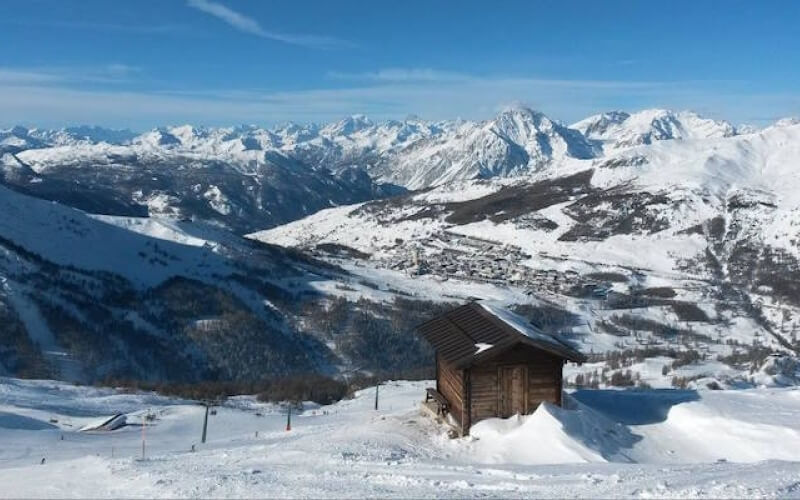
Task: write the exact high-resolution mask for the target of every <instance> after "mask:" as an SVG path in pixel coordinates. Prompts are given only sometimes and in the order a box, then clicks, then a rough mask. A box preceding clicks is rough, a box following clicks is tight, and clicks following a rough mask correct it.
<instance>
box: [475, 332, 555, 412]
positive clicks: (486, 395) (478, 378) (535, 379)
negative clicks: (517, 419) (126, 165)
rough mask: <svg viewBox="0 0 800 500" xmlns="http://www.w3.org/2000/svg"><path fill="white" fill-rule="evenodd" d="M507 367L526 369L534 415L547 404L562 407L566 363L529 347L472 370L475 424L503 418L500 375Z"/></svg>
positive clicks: (528, 397) (515, 349)
mask: <svg viewBox="0 0 800 500" xmlns="http://www.w3.org/2000/svg"><path fill="white" fill-rule="evenodd" d="M504 365H525V366H526V367H527V373H528V378H527V381H526V382H527V394H526V396H527V398H526V402H527V406H526V413H531V412H533V411H534V410H536V408H537V407H538V406H539V404H540V403H542V402H543V401H547V402H549V403H553V404H557V405H560V404H561V389H562V386H561V383H562V380H561V377H562V375H561V371H562V367H563V362H562V360H561V359H560V358H558V357H556V356H553V355H551V354H549V353H547V352H544V351H541V350H538V349H534V348H532V347H529V346H525V345H518V346H515V347H513V348H511V349H509V350H508V351H506V352H504V353H502V354H500V355H498V356H497V357H496V358H493V359H490V360H487V361H486V362H485V363H482V364H480V365H477V366H473V367H472V368H471V370H470V371H471V377H470V381H471V384H470V385H471V415H470V416H471V423H472V424H475V423H476V422H478V421H479V420H483V419H485V418H492V417H496V416H498V414H499V408H498V400H499V395H500V385H499V382H500V381H499V380H498V371H499V368H500V367H501V366H504Z"/></svg>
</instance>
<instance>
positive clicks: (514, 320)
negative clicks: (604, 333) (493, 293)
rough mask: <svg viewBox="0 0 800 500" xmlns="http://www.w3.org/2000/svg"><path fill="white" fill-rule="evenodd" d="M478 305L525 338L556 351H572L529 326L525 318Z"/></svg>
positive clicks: (553, 338) (480, 303)
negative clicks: (541, 343) (565, 349)
mask: <svg viewBox="0 0 800 500" xmlns="http://www.w3.org/2000/svg"><path fill="white" fill-rule="evenodd" d="M478 305H480V306H481V307H483V308H484V309H485V310H486V311H487V312H488V313H490V314H492V315H494V316H496V317H497V318H498V319H500V320H502V321H503V322H505V323H506V324H507V325H508V326H510V327H511V328H513V329H515V330H516V331H518V332H519V333H521V334H523V335H525V336H526V337H528V338H530V339H532V340H535V341H538V342H544V343H547V344H551V345H552V346H553V347H554V348H556V349H563V348H565V347H566V348H568V349H572V347H571V346H568V345H567V344H565V343H563V342H561V341H560V340H558V339H557V338H555V337H553V336H552V335H548V334H546V333H544V332H542V331H541V330H539V329H538V328H536V327H535V326H533V324H531V322H530V321H528V320H527V319H526V318H524V317H522V316H520V315H519V314H516V313H513V312H511V311H509V310H508V309H503V308H501V307H497V306H493V305H491V304H488V303H486V302H483V301H481V302H478Z"/></svg>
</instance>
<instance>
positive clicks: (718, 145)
mask: <svg viewBox="0 0 800 500" xmlns="http://www.w3.org/2000/svg"><path fill="white" fill-rule="evenodd" d="M619 118H621V117H617V119H619ZM607 119H608V121H611V119H613V117H607ZM625 121H627V119H625V118H622V122H623V123H624V122H625ZM715 133H716V132H715ZM719 135H720V136H719V137H711V138H706V139H703V140H699V139H697V140H681V139H676V140H660V141H655V142H653V143H652V144H641V145H638V146H633V147H628V148H624V149H620V150H617V151H616V152H612V153H609V154H608V155H607V156H604V157H601V158H594V159H588V160H576V159H571V160H569V161H564V162H561V163H560V164H559V166H558V168H555V169H553V168H548V169H543V170H540V171H538V172H536V173H534V174H533V175H527V176H523V177H516V178H511V179H491V180H469V181H460V182H452V183H448V184H444V185H441V186H439V187H437V188H434V189H432V190H428V191H425V192H421V193H411V194H408V195H405V196H403V197H400V198H395V199H391V200H385V201H373V202H368V203H364V204H360V205H356V206H351V207H337V208H332V209H328V210H324V211H321V212H319V213H317V214H315V215H313V216H310V217H307V218H305V219H302V220H300V221H296V222H294V223H291V224H287V225H284V226H281V227H278V228H274V229H272V230H268V231H264V232H260V233H257V234H255V235H253V236H252V237H254V238H257V239H259V240H261V241H264V242H270V243H274V244H279V245H285V246H293V247H299V248H304V249H308V250H310V251H313V252H316V253H317V254H318V255H320V256H325V255H326V252H327V249H328V248H331V247H335V248H351V249H352V250H351V252H352V253H354V254H357V255H359V256H361V257H360V259H361V262H360V266H375V267H377V268H385V269H393V270H396V271H401V272H405V273H408V274H410V275H411V276H417V278H416V279H417V280H419V281H426V280H436V281H438V282H440V283H442V284H441V285H440V286H442V287H443V288H447V287H448V286H449V285H448V284H449V283H451V282H453V281H465V282H470V283H496V284H497V285H498V286H506V285H508V286H513V287H520V288H522V289H527V290H528V291H529V293H531V294H533V295H535V296H537V297H546V298H548V299H549V300H550V301H551V304H553V305H557V308H563V309H566V310H567V311H569V312H570V313H571V314H573V315H574V316H575V317H576V318H580V319H579V320H577V321H578V323H579V324H580V323H584V324H585V328H575V325H574V324H573V325H571V326H570V328H573V330H574V331H577V332H583V334H584V335H585V337H583V341H584V342H587V344H586V345H585V347H584V350H585V351H589V352H594V353H601V352H607V351H608V352H611V351H619V350H623V351H624V350H627V351H628V352H629V353H630V352H634V353H635V352H644V351H645V350H648V349H649V350H650V351H648V352H651V353H660V354H657V355H658V356H662V355H664V356H667V358H668V359H669V358H673V359H675V357H676V356H678V357H679V355H678V354H676V352H691V351H696V353H698V354H697V356H699V358H698V361H697V362H696V363H695V362H690V364H693V366H694V368H693V369H692V370H694V371H691V372H686V371H681V370H678V371H676V372H673V371H671V369H670V368H669V366H667V367H666V368H664V373H665V374H671V375H669V376H680V377H689V378H691V377H704V376H713V377H720V376H722V374H724V373H725V371H726V370H737V369H741V364H737V363H740V362H736V361H735V360H736V359H744V358H747V359H750V357H749V356H751V355H752V356H755V357H758V356H762V357H763V356H765V355H766V354H767V353H770V352H773V351H788V352H795V353H796V352H800V343H799V342H798V336H797V329H798V328H800V288H798V286H797V283H800V195H798V193H800V177H798V175H797V167H798V163H797V158H800V125H790V124H787V125H784V126H781V127H769V128H767V129H764V130H763V131H760V132H757V133H751V134H747V135H734V136H729V135H727V133H726V132H725V130H722V131H721V133H720V134H719ZM340 255H341V252H340V253H339V254H335V255H333V256H332V257H328V258H333V259H335V261H336V262H340V260H336V259H341V257H340ZM634 310H635V313H634ZM548 318H550V319H552V317H550V316H545V318H544V319H545V320H547V321H549V320H550V319H548ZM562 327H563V325H562ZM679 332H683V333H679ZM589 339H591V340H589ZM681 339H682V340H681ZM670 349H672V351H670V353H668V351H669V350H670ZM735 353H738V354H735ZM745 353H749V354H745ZM756 353H761V354H756ZM650 355H656V354H650ZM650 355H647V354H642V356H644V357H648V356H650ZM691 355H692V356H695V353H692V354H691ZM736 356H739V357H738V358H737V357H736ZM599 358H601V359H606V358H603V357H602V356H599ZM762 359H763V358H762ZM702 360H726V361H724V363H722V364H720V363H719V362H718V361H714V362H711V361H709V362H708V363H704V362H702ZM669 363H671V361H669ZM674 366H676V367H677V366H681V363H680V362H677V363H675V364H674Z"/></svg>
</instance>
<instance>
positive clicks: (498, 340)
mask: <svg viewBox="0 0 800 500" xmlns="http://www.w3.org/2000/svg"><path fill="white" fill-rule="evenodd" d="M417 330H418V332H419V333H420V334H421V335H422V336H423V337H424V338H425V339H426V340H427V341H428V342H429V343H430V344H431V345H432V346H433V348H434V350H435V352H436V388H430V389H428V394H427V397H426V403H425V404H426V405H427V407H429V408H435V409H436V412H437V413H438V414H440V415H443V416H446V417H447V418H448V419H449V420H450V421H451V423H453V424H454V425H455V427H456V429H457V430H458V432H460V433H461V435H467V434H469V429H470V427H471V426H472V425H473V424H475V423H476V422H478V421H480V420H483V419H486V418H492V417H501V418H506V417H510V416H512V415H515V414H522V415H524V414H528V413H531V412H533V411H534V410H535V409H536V408H537V407H538V406H539V404H540V403H542V402H549V403H553V404H556V405H561V392H562V369H563V366H564V363H565V362H567V361H571V362H575V363H583V362H585V361H586V356H584V355H583V354H581V353H580V352H579V351H577V350H576V349H575V348H573V347H571V346H570V345H568V344H566V343H565V342H563V341H561V340H559V339H558V338H556V337H554V336H552V335H548V334H546V333H544V332H542V331H540V330H539V329H538V328H536V327H535V326H534V325H532V324H530V323H529V322H528V321H527V320H526V319H525V318H523V317H521V316H519V315H517V314H514V313H512V312H510V311H507V310H505V309H501V308H497V307H494V306H492V305H489V304H486V303H483V302H471V303H468V304H466V305H463V306H461V307H458V308H456V309H453V310H451V311H450V312H447V313H445V314H442V315H440V316H437V317H435V318H433V319H431V320H429V321H427V322H425V323H423V324H422V325H420V326H419V327H418V328H417Z"/></svg>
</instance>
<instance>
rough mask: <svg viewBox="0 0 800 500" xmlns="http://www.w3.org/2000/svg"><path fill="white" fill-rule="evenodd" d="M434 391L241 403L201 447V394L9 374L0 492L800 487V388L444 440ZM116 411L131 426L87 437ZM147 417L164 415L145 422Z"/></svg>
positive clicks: (514, 422)
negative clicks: (429, 394)
mask: <svg viewBox="0 0 800 500" xmlns="http://www.w3.org/2000/svg"><path fill="white" fill-rule="evenodd" d="M425 386H426V384H425V383H409V382H390V383H387V384H385V385H383V386H382V387H381V389H380V394H381V399H380V409H379V410H378V411H375V410H374V409H373V407H372V405H373V400H374V389H366V390H363V391H360V392H358V393H357V394H356V396H355V398H354V399H352V400H345V401H342V402H339V403H337V404H334V405H331V406H327V407H318V406H316V405H308V406H307V407H306V409H305V410H301V411H298V410H295V412H294V415H293V419H292V430H291V431H290V432H287V431H286V430H285V425H286V409H285V407H280V406H277V405H272V404H262V403H258V402H256V401H254V399H253V398H251V397H237V398H233V399H232V400H230V401H229V402H228V403H227V404H225V405H224V406H222V407H220V408H218V410H217V413H216V415H212V416H211V417H210V418H209V423H208V437H209V439H208V442H207V443H206V444H201V443H200V434H201V430H202V429H201V428H202V416H203V408H202V407H201V406H200V405H197V404H193V403H192V402H190V401H179V400H171V399H168V398H163V397H158V396H154V395H150V394H120V393H116V392H114V391H109V390H106V389H95V388H82V387H72V386H69V385H65V384H59V383H53V382H47V381H32V382H23V381H19V380H14V379H2V380H1V381H0V394H2V400H0V439H2V441H3V443H4V446H3V448H2V450H0V482H2V484H3V485H5V488H3V489H2V491H0V496H4V497H5V496H13V497H15V498H32V497H35V498H63V497H65V496H69V497H73V498H85V497H97V496H102V497H126V498H142V497H147V498H165V497H169V498H174V497H203V498H206V497H235V498H238V497H293V498H297V497H313V498H340V497H342V496H343V495H345V496H348V497H356V498H367V497H368V498H383V497H393V498H394V497H429V496H431V495H435V496H437V497H446V498H473V497H474V498H477V497H486V496H490V497H503V498H509V497H513V498H530V497H534V496H535V497H554V498H563V497H565V496H579V497H597V496H602V497H633V498H642V497H645V498H650V497H660V498H663V497H676V498H706V497H713V498H720V497H773V496H778V497H795V496H796V495H797V477H798V474H800V465H798V461H800V455H798V451H797V450H798V448H797V439H798V436H800V428H798V424H797V421H796V419H792V418H789V417H788V416H789V415H793V414H796V413H797V411H799V410H800V407H798V405H799V404H800V399H798V397H797V395H798V394H797V391H795V390H753V391H723V392H711V391H700V392H694V391H667V392H658V391H646V392H638V393H630V392H626V391H623V392H620V391H581V392H580V393H578V394H575V395H574V397H575V399H576V400H577V401H578V402H577V403H576V404H577V405H578V406H577V408H578V409H577V410H565V409H560V408H554V407H549V406H544V407H540V408H539V410H538V411H537V412H536V413H534V414H533V415H530V416H527V417H522V418H519V417H512V419H509V420H506V421H502V420H488V421H485V422H482V423H480V424H478V425H476V427H475V430H476V433H475V434H476V435H475V436H473V437H470V438H463V439H456V440H448V439H447V438H446V437H445V435H444V429H443V428H442V427H439V426H437V425H436V424H434V423H433V421H432V420H430V419H429V418H427V417H424V416H421V415H420V414H419V409H418V405H419V401H420V400H421V398H422V395H423V393H424V387H425ZM615 403H616V404H615ZM632 404H635V405H636V406H632ZM623 407H624V408H627V409H631V410H633V411H628V412H626V413H624V414H621V413H620V412H619V411H618V410H619V409H620V408H623ZM634 408H635V409H634ZM615 410H617V411H616V412H615ZM116 412H119V413H123V414H125V415H126V420H127V421H128V422H129V423H131V424H133V426H129V427H123V428H121V429H118V430H116V431H111V432H80V431H79V430H78V429H79V428H80V427H82V426H83V425H85V424H86V423H88V422H92V421H96V420H98V419H102V418H105V417H108V416H110V415H113V414H114V413H116ZM145 414H149V415H152V416H153V418H152V420H150V421H149V422H147V427H146V428H145V429H144V430H143V429H142V427H140V426H139V425H137V424H139V423H140V422H142V421H143V416H144V415H145ZM691 422H695V423H696V424H698V425H697V426H696V427H692V426H689V425H685V424H688V423H691ZM710 424H716V426H714V425H711V426H709V425H710ZM62 436H63V439H61V437H62ZM142 438H145V440H146V447H145V457H146V458H144V459H142V458H141V455H142ZM709 443H711V444H712V446H709ZM193 446H194V449H195V451H194V452H193V451H191V450H192V447H193ZM43 458H44V459H45V463H44V464H41V463H40V462H41V461H42V459H43Z"/></svg>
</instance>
